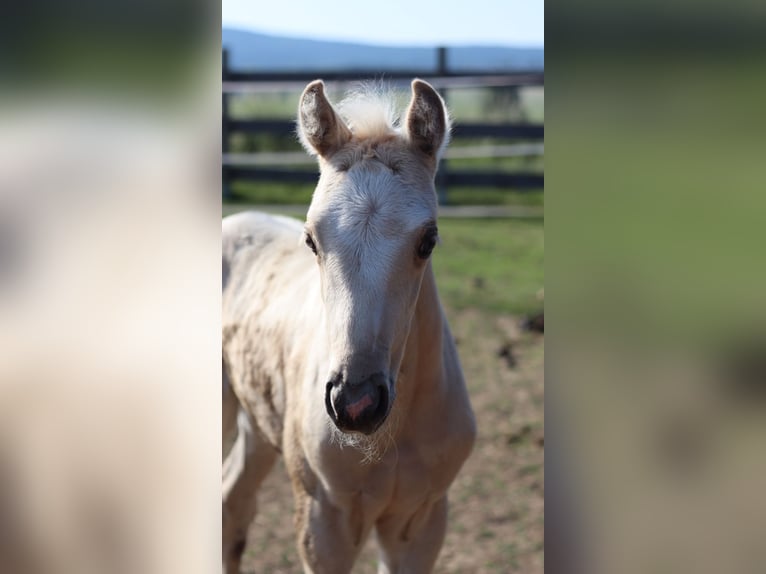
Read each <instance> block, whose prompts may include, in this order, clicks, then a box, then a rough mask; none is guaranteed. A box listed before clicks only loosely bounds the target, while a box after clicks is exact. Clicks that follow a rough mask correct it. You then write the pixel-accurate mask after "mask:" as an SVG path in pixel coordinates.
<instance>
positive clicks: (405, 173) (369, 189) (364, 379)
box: [223, 80, 476, 574]
mask: <svg viewBox="0 0 766 574" xmlns="http://www.w3.org/2000/svg"><path fill="white" fill-rule="evenodd" d="M340 110H341V112H342V115H343V117H341V114H339V113H338V112H336V110H335V109H334V108H333V106H332V105H331V104H330V102H329V101H328V100H327V98H326V96H325V92H324V84H323V83H322V82H321V81H315V82H312V83H311V84H309V85H308V86H307V87H306V89H305V90H304V92H303V95H302V96H301V100H300V105H299V110H298V128H299V136H300V139H301V141H302V143H303V144H304V146H305V147H306V149H307V151H308V152H309V153H311V154H313V155H316V156H317V157H318V161H319V167H320V172H321V175H320V177H319V183H318V185H317V188H316V191H315V192H314V196H313V200H312V203H311V206H310V208H309V211H308V215H307V218H306V223H305V225H301V224H300V223H299V222H297V221H295V220H291V219H288V218H282V217H272V216H268V215H264V214H258V213H244V214H238V215H234V216H231V217H228V218H226V219H225V220H224V222H223V392H224V436H225V437H226V435H228V434H234V435H235V436H236V438H235V441H234V444H233V446H232V447H231V449H230V451H229V453H228V456H227V457H226V459H225V461H224V464H223V565H224V569H225V572H226V573H227V574H232V573H235V572H238V571H239V565H240V556H241V554H242V551H243V549H244V546H245V537H246V533H247V528H248V525H249V524H250V522H251V521H252V519H253V517H254V515H255V510H256V491H257V489H258V486H259V484H260V483H261V482H262V481H263V479H264V478H265V477H266V475H267V474H268V472H269V470H270V469H271V467H272V466H273V464H274V461H275V459H276V458H277V455H278V454H280V453H281V454H283V455H284V460H285V464H286V467H287V470H288V473H289V475H290V479H291V482H292V488H293V494H294V500H295V526H296V530H297V544H298V551H299V553H300V557H301V561H302V563H303V568H304V570H305V572H312V573H328V574H341V573H344V572H350V571H351V568H352V566H353V564H354V560H355V558H356V556H357V554H358V553H359V550H360V549H361V548H362V545H363V543H364V541H365V539H366V538H367V536H368V535H369V533H370V531H372V530H374V531H375V535H376V538H377V542H378V546H379V548H380V567H379V571H380V572H381V573H394V572H399V573H404V572H430V571H431V569H432V568H433V565H434V563H435V562H436V558H437V556H438V554H439V550H440V548H441V545H442V542H443V540H444V534H445V530H446V524H447V489H448V488H449V486H450V484H451V483H452V481H453V480H454V478H455V476H456V475H457V473H458V471H459V469H460V467H461V466H462V464H463V462H464V461H465V459H466V458H467V457H468V455H469V453H470V451H471V448H472V446H473V442H474V437H475V433H476V428H475V422H474V417H473V413H472V410H471V405H470V402H469V399H468V395H467V392H466V388H465V383H464V380H463V376H462V373H461V370H460V364H459V361H458V356H457V353H456V350H455V346H454V342H453V339H452V336H451V334H450V330H449V327H448V325H447V321H446V319H445V316H444V313H443V311H442V308H441V305H440V303H439V297H438V294H437V292H436V284H435V281H434V274H433V271H432V269H431V261H430V255H431V251H432V250H433V249H434V246H435V245H436V243H437V240H438V231H437V226H436V214H437V202H436V194H435V191H434V175H435V173H436V168H437V165H438V162H439V157H440V155H441V153H442V151H443V149H444V148H445V147H446V144H447V141H448V139H449V128H450V126H449V117H448V115H447V111H446V109H445V106H444V103H443V101H442V99H441V98H440V97H439V95H438V94H437V93H436V91H434V89H433V88H432V87H431V86H430V85H429V84H427V83H426V82H424V81H421V80H414V81H413V82H412V99H411V102H410V104H409V107H408V110H407V112H406V116H405V118H404V121H403V122H402V124H401V126H398V125H397V121H396V120H395V118H394V117H393V113H392V110H393V107H392V104H391V102H390V101H389V100H386V99H385V98H383V97H380V96H377V95H376V94H374V93H371V92H369V91H368V92H366V93H365V92H362V93H359V94H356V95H355V96H352V97H351V98H350V99H347V100H345V101H344V102H343V103H342V104H341V108H340ZM301 239H302V240H301Z"/></svg>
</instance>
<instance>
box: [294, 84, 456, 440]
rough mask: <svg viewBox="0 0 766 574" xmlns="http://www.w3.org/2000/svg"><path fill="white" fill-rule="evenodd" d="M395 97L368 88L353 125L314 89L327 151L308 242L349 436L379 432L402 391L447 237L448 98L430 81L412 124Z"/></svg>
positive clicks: (332, 412)
mask: <svg viewBox="0 0 766 574" xmlns="http://www.w3.org/2000/svg"><path fill="white" fill-rule="evenodd" d="M390 109H391V103H390V102H387V101H385V100H384V99H382V98H380V97H377V98H376V97H375V94H372V93H368V94H357V95H356V96H354V97H352V99H350V100H346V101H344V103H343V104H341V110H342V111H343V112H344V116H345V120H344V119H343V118H342V117H341V115H339V114H338V113H337V112H336V111H335V109H333V106H332V105H331V104H330V102H329V101H328V100H327V98H326V96H325V93H324V84H323V83H322V82H321V81H315V82H312V83H311V84H309V85H308V86H307V87H306V89H305V91H304V92H303V95H302V96H301V102H300V106H299V110H298V124H299V135H300V138H301V141H302V142H303V144H304V146H305V147H306V149H307V150H308V151H309V152H310V153H312V154H316V155H317V156H318V157H319V165H320V171H321V175H320V178H319V184H318V185H317V188H316V191H315V192H314V197H313V200H312V203H311V207H310V208H309V212H308V216H307V221H306V228H305V242H306V246H307V248H308V249H311V250H312V251H313V252H314V254H315V256H316V263H317V265H318V266H319V272H320V276H321V281H322V298H323V304H324V307H325V316H326V318H327V332H326V333H322V334H320V335H324V336H326V337H328V339H329V342H330V345H329V347H330V357H329V359H330V372H329V373H327V383H326V390H325V405H326V408H327V413H328V414H329V416H330V418H331V419H332V421H333V422H334V423H335V425H336V426H337V427H338V428H339V429H340V430H341V431H345V432H352V431H356V432H362V433H365V434H371V433H373V432H375V431H376V430H377V429H378V427H380V425H381V424H382V423H383V422H384V421H385V419H386V417H387V416H388V413H389V411H390V409H391V406H392V404H393V402H394V398H395V386H396V376H397V373H398V371H399V367H400V365H401V362H402V357H403V355H404V348H405V344H406V342H407V335H408V333H409V330H410V323H411V321H412V317H413V314H414V310H415V304H416V302H417V299H418V294H419V291H420V284H421V280H422V278H423V273H424V271H425V269H426V267H427V266H428V265H429V257H430V255H431V251H432V250H433V248H434V246H435V244H436V241H437V238H438V236H437V229H436V209H437V202H436V193H435V191H434V174H435V172H436V168H437V165H438V162H439V156H440V154H441V152H442V150H443V149H444V147H445V146H446V144H447V140H448V136H449V117H448V115H447V111H446V109H445V107H444V102H443V101H442V99H441V98H440V97H439V95H438V94H437V93H436V92H435V91H434V89H433V88H432V87H431V86H430V85H429V84H427V83H426V82H423V81H421V80H414V81H413V82H412V100H411V102H410V104H409V108H408V110H407V112H406V117H405V118H404V120H403V122H402V125H401V126H397V122H396V121H395V120H394V119H393V118H392V117H391V114H390Z"/></svg>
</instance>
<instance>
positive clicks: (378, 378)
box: [324, 373, 393, 435]
mask: <svg viewBox="0 0 766 574" xmlns="http://www.w3.org/2000/svg"><path fill="white" fill-rule="evenodd" d="M324 401H325V407H326V408H327V414H328V415H330V418H331V419H332V422H334V423H335V426H337V427H338V428H339V429H340V430H342V431H343V432H361V433H364V434H368V435H369V434H372V433H374V432H375V431H376V430H378V428H379V427H380V425H382V424H383V421H385V420H386V417H387V416H388V412H389V410H390V408H391V403H392V402H393V401H392V400H391V397H390V393H389V388H388V381H387V379H386V377H385V376H384V375H383V373H376V374H374V375H372V376H370V377H368V378H367V379H365V380H364V381H361V382H359V383H353V384H351V383H348V382H346V381H344V380H343V377H342V376H341V375H338V376H336V377H334V378H333V380H331V381H330V382H329V383H327V387H326V390H325V397H324Z"/></svg>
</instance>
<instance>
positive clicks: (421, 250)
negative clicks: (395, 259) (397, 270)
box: [418, 226, 439, 259]
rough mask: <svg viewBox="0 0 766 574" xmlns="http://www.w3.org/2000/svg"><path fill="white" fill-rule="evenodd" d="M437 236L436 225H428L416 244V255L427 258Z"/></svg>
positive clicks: (434, 245)
mask: <svg viewBox="0 0 766 574" xmlns="http://www.w3.org/2000/svg"><path fill="white" fill-rule="evenodd" d="M438 237H439V230H438V229H437V228H436V226H433V227H429V228H428V229H427V230H426V232H425V233H424V234H423V237H422V238H421V239H420V244H419V245H418V257H420V258H421V259H428V258H429V257H430V256H431V252H432V251H433V250H434V247H436V241H437V239H438Z"/></svg>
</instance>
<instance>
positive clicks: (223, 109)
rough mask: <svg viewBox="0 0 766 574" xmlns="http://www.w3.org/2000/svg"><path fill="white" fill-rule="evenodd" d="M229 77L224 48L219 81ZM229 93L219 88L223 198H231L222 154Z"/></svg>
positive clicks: (226, 147)
mask: <svg viewBox="0 0 766 574" xmlns="http://www.w3.org/2000/svg"><path fill="white" fill-rule="evenodd" d="M228 78H229V51H228V50H226V49H225V48H224V50H223V51H222V53H221V82H222V83H223V82H225V81H227V80H228ZM229 134H230V130H229V93H228V92H226V91H225V90H221V195H222V198H223V199H231V187H230V182H229V169H228V166H227V165H225V164H224V163H223V156H225V155H227V154H228V153H229Z"/></svg>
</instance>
